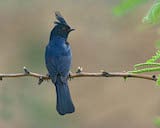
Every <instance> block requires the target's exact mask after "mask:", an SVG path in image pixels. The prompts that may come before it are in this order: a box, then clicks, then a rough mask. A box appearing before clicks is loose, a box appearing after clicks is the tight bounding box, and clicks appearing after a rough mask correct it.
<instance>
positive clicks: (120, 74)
mask: <svg viewBox="0 0 160 128" xmlns="http://www.w3.org/2000/svg"><path fill="white" fill-rule="evenodd" d="M23 70H24V73H14V74H0V80H2V79H3V78H15V77H26V76H31V77H35V78H38V79H39V81H38V84H41V83H42V82H43V81H44V80H49V79H50V77H49V75H41V74H38V73H34V72H31V71H29V70H28V69H27V68H26V67H24V68H23ZM77 77H122V78H124V79H126V78H140V79H146V80H152V81H157V77H156V76H155V75H145V74H133V73H128V72H104V71H103V72H99V73H89V72H82V68H81V67H79V68H78V70H77V71H76V73H70V75H69V78H77Z"/></svg>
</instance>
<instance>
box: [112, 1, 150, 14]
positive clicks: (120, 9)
mask: <svg viewBox="0 0 160 128" xmlns="http://www.w3.org/2000/svg"><path fill="white" fill-rule="evenodd" d="M147 1H148V0H123V1H122V2H121V3H120V4H119V5H117V6H116V7H115V8H113V13H114V15H116V16H122V15H124V14H126V13H127V12H129V11H131V10H132V9H134V8H135V7H137V6H138V5H140V4H142V3H144V2H147Z"/></svg>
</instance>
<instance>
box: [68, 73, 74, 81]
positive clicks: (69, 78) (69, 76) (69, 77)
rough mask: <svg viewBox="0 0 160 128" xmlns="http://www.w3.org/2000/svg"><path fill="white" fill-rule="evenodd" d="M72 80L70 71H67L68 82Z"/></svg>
mask: <svg viewBox="0 0 160 128" xmlns="http://www.w3.org/2000/svg"><path fill="white" fill-rule="evenodd" d="M72 79H73V78H72V72H71V71H69V74H68V80H70V81H71V80H72Z"/></svg>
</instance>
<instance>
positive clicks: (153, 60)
mask: <svg viewBox="0 0 160 128" xmlns="http://www.w3.org/2000/svg"><path fill="white" fill-rule="evenodd" d="M158 59H160V50H158V51H157V52H156V55H154V56H152V58H151V59H149V60H147V61H146V63H148V64H150V63H154V62H155V61H157V60H158Z"/></svg>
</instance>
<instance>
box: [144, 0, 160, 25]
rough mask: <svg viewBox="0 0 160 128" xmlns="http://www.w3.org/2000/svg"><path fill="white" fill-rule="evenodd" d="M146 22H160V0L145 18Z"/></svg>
mask: <svg viewBox="0 0 160 128" xmlns="http://www.w3.org/2000/svg"><path fill="white" fill-rule="evenodd" d="M143 22H144V23H149V24H158V23H160V1H159V0H157V1H156V2H154V4H153V5H152V7H151V8H150V10H149V11H148V13H147V15H146V16H145V17H144V18H143Z"/></svg>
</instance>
